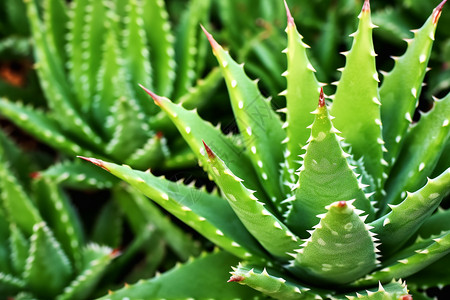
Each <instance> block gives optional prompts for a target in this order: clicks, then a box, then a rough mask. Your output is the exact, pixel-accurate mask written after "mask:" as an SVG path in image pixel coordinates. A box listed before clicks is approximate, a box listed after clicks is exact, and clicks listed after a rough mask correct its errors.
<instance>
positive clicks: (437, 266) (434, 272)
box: [406, 254, 450, 299]
mask: <svg viewBox="0 0 450 300" xmlns="http://www.w3.org/2000/svg"><path fill="white" fill-rule="evenodd" d="M449 264H450V254H447V255H445V256H444V257H443V258H441V259H439V260H437V261H436V262H434V263H432V264H431V265H429V266H428V267H426V268H424V269H422V270H420V271H419V272H417V273H415V274H414V275H412V276H409V277H407V278H406V280H407V281H408V285H409V286H410V287H415V288H418V289H426V288H428V287H430V286H447V285H449V284H450V274H449V273H448V270H447V268H446V266H448V265H449ZM414 299H415V298H414Z"/></svg>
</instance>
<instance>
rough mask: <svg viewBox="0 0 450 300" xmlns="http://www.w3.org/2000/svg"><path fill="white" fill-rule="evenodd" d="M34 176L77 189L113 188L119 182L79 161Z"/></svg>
mask: <svg viewBox="0 0 450 300" xmlns="http://www.w3.org/2000/svg"><path fill="white" fill-rule="evenodd" d="M33 175H34V176H43V177H47V178H51V179H52V180H53V181H54V182H55V183H58V184H60V185H62V186H64V187H70V188H76V189H92V188H96V189H104V188H111V187H112V186H113V184H115V183H116V182H117V178H116V177H114V176H112V175H111V174H108V173H106V172H102V171H101V170H99V169H98V168H97V167H95V166H92V165H89V164H85V163H81V162H80V161H78V160H76V161H69V160H66V161H62V162H60V163H56V164H53V165H51V166H50V167H49V168H48V169H46V170H44V171H42V172H39V173H35V174H33Z"/></svg>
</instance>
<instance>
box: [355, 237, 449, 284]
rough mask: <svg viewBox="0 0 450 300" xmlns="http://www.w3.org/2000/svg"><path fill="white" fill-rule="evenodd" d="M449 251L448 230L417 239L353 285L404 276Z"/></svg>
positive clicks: (426, 265)
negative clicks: (423, 238)
mask: <svg viewBox="0 0 450 300" xmlns="http://www.w3.org/2000/svg"><path fill="white" fill-rule="evenodd" d="M449 253H450V232H449V231H447V232H445V233H443V234H441V235H439V236H437V237H432V238H429V239H426V240H418V241H417V242H416V243H414V244H413V245H411V246H410V247H408V248H405V249H403V250H402V251H400V252H399V253H397V254H396V255H395V256H394V257H392V258H391V259H389V261H386V262H383V265H385V266H386V267H384V268H383V269H381V270H379V271H376V272H374V273H372V274H369V275H367V276H366V277H364V278H362V279H360V280H357V281H356V282H355V283H354V285H356V286H359V285H367V284H376V283H377V282H378V281H387V280H392V279H393V278H405V277H408V276H411V275H413V274H415V273H417V272H419V271H420V270H422V269H424V268H426V267H428V266H429V265H431V264H432V263H434V262H436V261H438V260H439V259H441V258H443V257H445V256H446V255H448V254H449Z"/></svg>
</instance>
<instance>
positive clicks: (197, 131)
mask: <svg viewBox="0 0 450 300" xmlns="http://www.w3.org/2000/svg"><path fill="white" fill-rule="evenodd" d="M144 90H145V91H146V92H147V93H148V94H149V95H150V96H151V97H152V98H153V100H154V101H155V103H156V104H157V105H159V106H160V107H161V108H162V109H163V110H164V111H165V112H166V113H167V115H168V116H169V118H170V119H171V120H172V122H173V123H174V124H175V125H176V126H177V128H178V130H179V132H180V134H181V136H182V137H183V138H184V140H185V141H186V142H187V143H188V145H189V147H190V148H191V149H192V151H193V152H194V154H195V155H196V157H197V159H198V160H199V162H200V165H201V166H202V167H203V168H204V169H205V171H206V172H208V173H209V174H211V173H212V170H211V168H210V166H209V164H208V162H207V158H206V157H205V156H204V155H203V153H204V148H203V144H202V141H205V143H210V144H208V145H210V148H211V149H213V151H217V154H218V155H220V157H222V158H223V159H225V160H226V161H227V164H228V167H229V168H230V170H231V171H232V172H236V173H235V174H236V176H238V177H240V178H245V179H246V181H245V183H244V184H245V186H246V187H248V188H249V189H254V190H262V188H261V186H260V184H259V182H258V180H257V178H256V174H255V171H254V170H253V167H252V164H251V162H250V160H249V159H248V157H247V156H246V155H245V150H244V149H243V148H242V147H241V146H238V145H236V144H237V143H235V142H234V141H233V140H232V139H230V138H228V137H226V136H225V135H224V134H222V132H221V131H220V129H219V128H215V127H213V126H212V124H210V123H209V122H206V121H204V120H202V119H201V118H200V116H199V115H198V113H197V111H196V110H193V111H188V110H186V109H184V108H183V107H182V106H181V104H178V105H177V104H174V103H172V102H171V101H170V100H168V99H167V98H164V97H159V96H157V95H155V94H154V93H153V92H151V91H149V90H148V89H145V88H144Z"/></svg>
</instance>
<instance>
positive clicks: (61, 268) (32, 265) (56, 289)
mask: <svg viewBox="0 0 450 300" xmlns="http://www.w3.org/2000/svg"><path fill="white" fill-rule="evenodd" d="M33 231H34V233H33V235H32V236H31V244H30V253H29V256H28V259H27V263H26V266H25V272H24V274H23V277H24V280H26V282H27V286H28V288H29V289H31V290H32V291H33V293H34V294H35V295H37V296H38V297H42V298H52V297H54V296H56V295H58V294H59V293H60V292H61V290H62V289H63V288H64V287H65V286H66V285H67V283H68V282H69V280H70V277H71V275H72V272H73V269H72V266H71V264H70V261H69V259H68V258H67V256H66V254H64V252H63V250H62V248H61V245H60V244H59V243H58V241H57V240H56V239H55V237H54V236H53V233H52V232H51V231H50V229H49V228H48V227H47V225H46V224H45V223H44V222H41V223H36V224H35V225H34V227H33ZM43 283H44V284H43Z"/></svg>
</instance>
